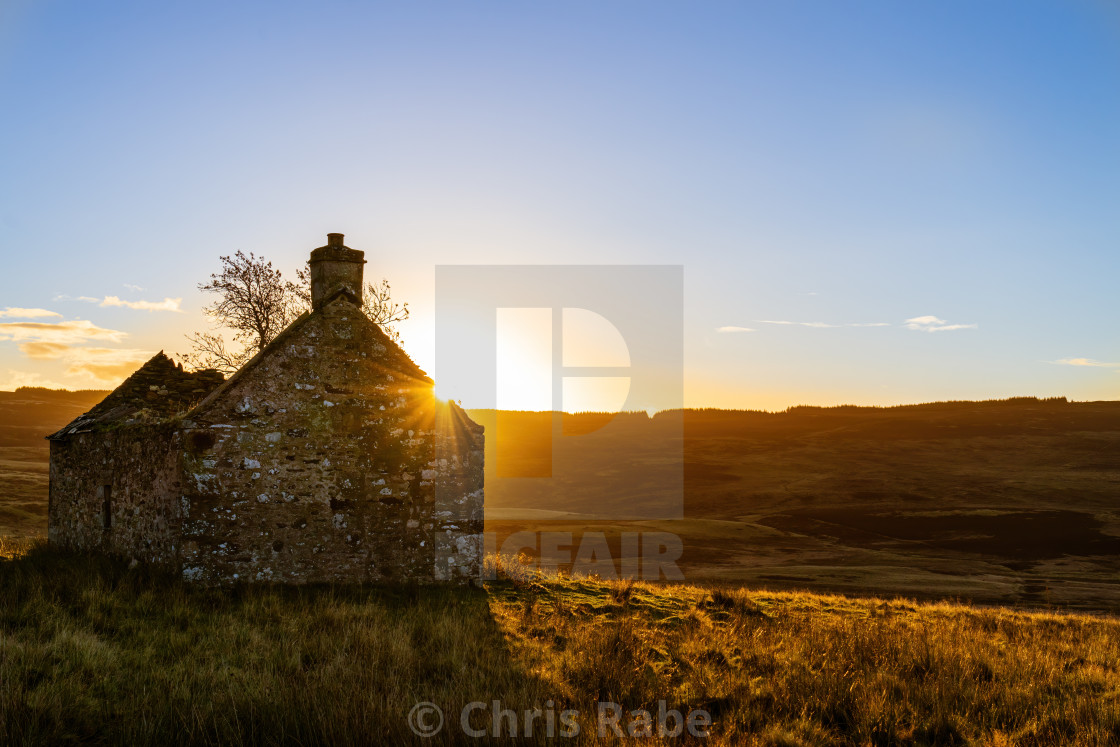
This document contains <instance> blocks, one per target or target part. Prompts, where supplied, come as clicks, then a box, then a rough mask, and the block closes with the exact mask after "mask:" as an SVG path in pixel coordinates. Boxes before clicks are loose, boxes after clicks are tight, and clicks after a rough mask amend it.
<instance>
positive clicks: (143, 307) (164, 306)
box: [100, 296, 183, 312]
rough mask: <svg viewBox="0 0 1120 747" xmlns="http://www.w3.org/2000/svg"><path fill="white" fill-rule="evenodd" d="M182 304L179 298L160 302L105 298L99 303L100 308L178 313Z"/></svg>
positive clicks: (113, 297) (114, 297)
mask: <svg viewBox="0 0 1120 747" xmlns="http://www.w3.org/2000/svg"><path fill="white" fill-rule="evenodd" d="M182 303H183V299H181V298H165V299H163V300H162V301H124V300H122V299H120V298H118V297H117V296H105V299H104V300H103V301H102V302H101V303H100V305H101V306H123V307H125V308H129V309H138V310H140V311H178V312H181V311H182V309H180V308H179V306H180V304H182Z"/></svg>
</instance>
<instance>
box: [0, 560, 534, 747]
mask: <svg viewBox="0 0 1120 747" xmlns="http://www.w3.org/2000/svg"><path fill="white" fill-rule="evenodd" d="M543 688H544V686H543V684H542V683H541V682H540V681H539V680H538V679H536V678H534V677H533V676H532V675H530V674H529V673H527V672H526V671H524V670H523V669H522V668H521V667H519V666H518V663H517V662H516V661H515V659H514V657H512V656H511V654H510V651H509V649H508V647H507V644H506V641H505V639H504V637H503V634H502V632H501V630H499V628H498V626H497V625H496V624H495V622H494V619H493V617H492V615H491V611H490V606H489V597H488V595H487V593H486V592H485V591H483V590H481V589H476V588H463V587H446V586H439V587H418V586H396V587H360V586H354V587H338V586H319V587H280V586H275V587H261V586H251V587H250V586H242V587H235V588H231V589H201V588H194V587H190V586H187V585H185V584H183V583H182V582H181V581H179V580H178V579H177V578H176V577H175V576H173V575H170V574H167V573H161V572H160V571H158V570H153V569H150V568H147V567H144V566H141V567H138V568H136V569H133V570H129V569H128V568H127V565H126V564H125V563H123V562H121V561H118V560H114V559H112V558H107V557H104V556H100V555H82V554H69V553H62V552H58V551H55V550H53V549H50V548H47V547H45V546H42V545H41V544H40V545H38V546H34V547H31V548H30V549H29V550H28V551H27V552H26V554H24V555H23V556H22V557H18V558H15V559H12V560H0V744H27V745H31V744H91V743H92V744H108V743H113V744H118V743H129V744H286V743H299V744H326V743H330V744H343V745H345V744H370V743H386V744H402V743H409V742H413V741H418V738H417V737H416V736H415V734H414V733H413V732H412V730H411V729H410V727H409V724H408V721H407V719H408V715H409V713H410V710H411V709H412V707H413V706H414V704H416V703H418V702H420V701H431V702H433V703H436V704H438V705H439V706H440V707H441V708H442V709H443V711H444V712H445V713H446V714H447V716H446V722H447V723H446V725H445V727H444V729H443V731H442V732H441V733H440V734H439V735H438V736H437V737H435V738H432V739H426V740H424V743H426V744H433V743H434V744H450V743H458V742H460V741H463V740H464V736H463V732H462V729H461V727H460V726H459V723H458V721H459V714H460V710H461V709H462V707H463V706H464V705H465V704H467V703H469V702H472V701H482V702H486V703H489V702H490V701H492V700H494V699H500V700H501V701H502V703H503V707H506V708H514V709H524V708H532V707H534V706H536V705H538V704H539V703H541V702H544V701H545V700H547V699H548V698H549V697H550V695H549V694H548V693H546V692H544V689H543Z"/></svg>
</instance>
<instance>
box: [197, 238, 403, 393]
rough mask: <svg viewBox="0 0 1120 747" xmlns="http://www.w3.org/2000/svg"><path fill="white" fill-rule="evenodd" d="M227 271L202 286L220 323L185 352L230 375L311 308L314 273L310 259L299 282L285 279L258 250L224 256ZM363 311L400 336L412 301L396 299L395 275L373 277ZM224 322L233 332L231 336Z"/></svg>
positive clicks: (199, 365)
mask: <svg viewBox="0 0 1120 747" xmlns="http://www.w3.org/2000/svg"><path fill="white" fill-rule="evenodd" d="M221 262H222V269H221V272H218V273H215V274H212V275H211V276H210V281H209V282H206V283H199V285H198V289H199V290H201V291H204V292H206V293H213V294H214V295H216V296H217V299H216V300H215V301H214V302H213V303H211V304H210V305H209V306H206V307H205V308H204V309H203V311H205V312H206V315H207V316H209V317H210V319H211V320H212V322H213V324H214V329H213V330H212V331H210V332H196V333H194V334H191V335H187V340H189V341H190V343H191V347H192V350H191V352H189V353H185V354H183V353H180V354H179V357H180V358H181V359H182V360H183V362H184V363H186V364H187V365H188V366H190V367H192V368H196V369H200V368H214V369H217V370H219V371H221V372H222V373H224V374H226V375H227V376H228V375H229V374H231V373H233V372H234V371H236V370H237V369H239V368H241V366H243V365H245V363H246V362H247V361H248V360H249V359H250V358H252V357H253V356H254V355H256V353H257V352H258V351H260V350H263V349H264V347H265V346H266V345H268V343H270V342H272V340H273V339H275V337H276V335H278V334H280V332H281V331H282V330H283V329H284V328H285V327H287V326H288V325H289V324H291V323H292V322H293V321H294V320H295V319H296V318H297V317H298V316H299V315H300V314H303V313H304V312H306V311H309V310H310V309H311V273H310V271H309V270H308V268H307V266H306V265H305V266H304V267H303V268H302V269H300V270H297V271H296V282H294V283H293V282H291V281H289V280H285V279H284V277H283V275H282V274H281V272H280V270H277V269H275V268H273V266H272V263H271V262H269V261H268V260H266V259H265V258H264V257H258V256H256V255H255V254H253V253H252V252H250V253H249V254H248V256H246V255H245V253H244V252H241V251H238V252H237V253H236V254H234V255H233V256H232V257H228V256H223V257H221ZM362 311H364V312H365V313H366V315H367V316H368V317H369V318H370V319H371V320H372V321H374V322H376V323H377V324H379V325H380V326H381V328H382V329H383V330H385V333H386V334H388V335H389V337H390V338H391V339H392V340H393V341H395V342H400V339H401V336H400V332H399V331H398V330H397V328H396V326H395V325H396V324H397V323H398V322H401V321H403V320H405V319H407V318H408V304H407V303H397V302H395V301H393V299H392V296H391V295H390V288H389V281H388V280H384V279H383V280H382V281H381V283H380V284H379V285H374V284H373V283H367V284H366V287H365V288H363V289H362ZM221 328H225V329H228V330H230V331H231V332H232V333H233V344H232V345H231V344H228V343H227V342H226V338H225V336H224V335H223V334H222V332H221Z"/></svg>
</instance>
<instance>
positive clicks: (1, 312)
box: [0, 306, 62, 319]
mask: <svg viewBox="0 0 1120 747" xmlns="http://www.w3.org/2000/svg"><path fill="white" fill-rule="evenodd" d="M48 316H62V314H59V313H58V312H57V311H47V310H46V309H24V308H20V307H19V306H9V307H8V308H6V309H0V317H8V318H11V319H40V318H42V317H48Z"/></svg>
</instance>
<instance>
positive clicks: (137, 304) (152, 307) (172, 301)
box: [0, 283, 183, 316]
mask: <svg viewBox="0 0 1120 747" xmlns="http://www.w3.org/2000/svg"><path fill="white" fill-rule="evenodd" d="M125 287H126V288H132V289H135V290H139V289H140V288H139V286H136V285H129V284H128V283H125ZM54 300H55V301H84V302H86V303H95V304H97V305H98V306H105V307H108V306H119V307H123V308H126V309H137V310H139V311H175V312H180V313H182V311H183V310H182V309H181V308H179V307H180V306H181V305H182V303H183V299H181V298H165V299H163V300H162V301H125V300H124V299H123V298H121V297H120V296H105V297H104V298H95V297H93V296H77V297H74V296H66V295H59V296H55V297H54ZM0 316H3V314H2V313H0ZM53 316H62V315H61V314H53Z"/></svg>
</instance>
